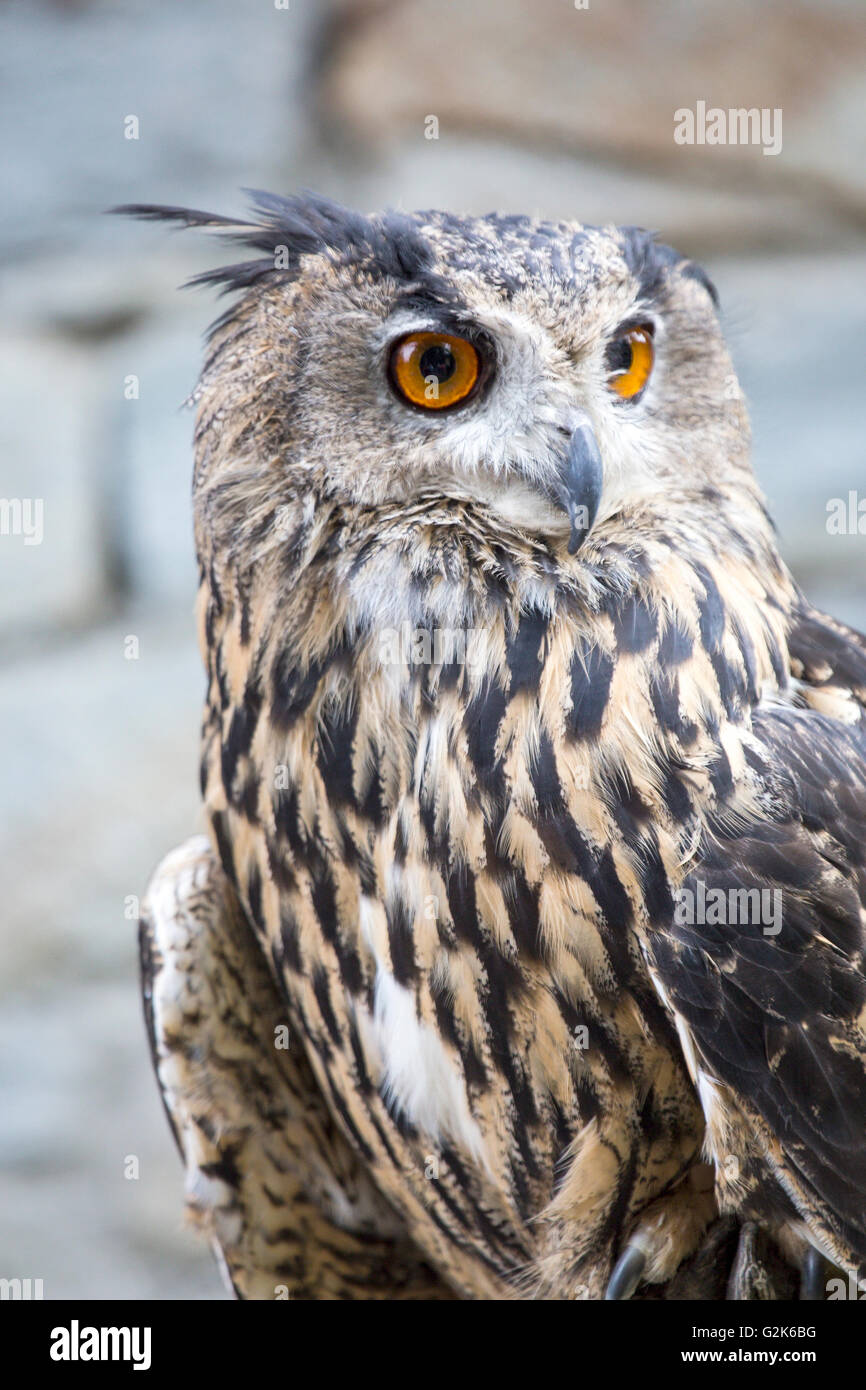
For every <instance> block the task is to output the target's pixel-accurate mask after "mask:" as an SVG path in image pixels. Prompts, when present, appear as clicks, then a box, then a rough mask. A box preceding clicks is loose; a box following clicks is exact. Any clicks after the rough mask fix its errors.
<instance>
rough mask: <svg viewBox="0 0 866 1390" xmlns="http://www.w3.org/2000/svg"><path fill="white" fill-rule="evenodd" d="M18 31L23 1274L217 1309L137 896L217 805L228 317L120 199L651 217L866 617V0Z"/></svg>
mask: <svg viewBox="0 0 866 1390" xmlns="http://www.w3.org/2000/svg"><path fill="white" fill-rule="evenodd" d="M0 54H2V58H0V129H2V135H3V148H4V159H3V181H4V186H3V194H2V198H0V258H2V281H0V396H2V408H0V497H2V498H6V499H15V498H18V499H25V498H30V499H36V498H39V499H42V501H43V507H44V512H43V517H44V520H43V529H44V536H43V539H42V543H41V544H40V545H26V544H25V543H24V537H23V536H21V535H5V534H3V535H0V638H2V640H0V717H2V723H0V727H2V730H3V741H2V778H0V817H2V821H0V862H2V864H3V870H4V872H3V880H4V895H3V896H4V904H3V920H2V952H0V995H2V1002H0V1165H2V1169H3V1175H2V1178H0V1276H2V1277H6V1278H12V1277H19V1278H27V1277H30V1278H42V1279H43V1280H44V1291H45V1297H46V1298H57V1297H64V1296H73V1297H85V1298H101V1297H122V1298H145V1299H148V1298H172V1297H192V1298H194V1297H202V1298H219V1297H224V1296H225V1295H224V1293H223V1290H222V1288H221V1284H220V1281H219V1278H218V1276H217V1273H216V1270H215V1268H214V1266H213V1265H212V1262H211V1260H210V1256H209V1254H208V1252H207V1251H206V1250H203V1249H202V1248H201V1247H200V1245H199V1244H198V1242H197V1241H196V1240H195V1239H194V1238H193V1237H192V1236H191V1235H190V1234H189V1233H187V1232H186V1231H185V1230H184V1227H183V1223H182V1218H181V1173H180V1168H179V1164H178V1162H177V1159H176V1156H175V1153H174V1150H173V1146H172V1143H171V1140H170V1137H169V1134H168V1130H167V1126H166V1123H165V1119H164V1116H163V1114H162V1111H161V1108H160V1104H159V1101H158V1098H157V1093H156V1089H155V1086H154V1083H153V1080H152V1077H151V1074H150V1063H149V1058H148V1054H147V1048H146V1044H145V1038H144V1032H143V1027H142V1024H141V1021H140V1008H139V1002H138V994H137V980H136V954H135V922H134V920H130V918H129V916H128V915H126V914H128V913H129V912H130V911H133V912H134V905H133V906H132V907H130V904H129V903H128V901H127V899H128V898H129V897H130V895H138V894H140V893H141V891H142V889H143V886H144V884H145V882H146V879H147V875H148V873H149V871H150V869H151V868H152V866H153V864H154V863H155V861H156V860H157V859H158V858H159V857H160V855H161V854H162V853H163V852H165V851H166V850H167V849H169V848H170V847H171V846H172V845H173V844H175V843H176V842H177V841H178V840H179V839H180V838H181V837H182V836H185V835H186V834H188V833H189V832H190V831H191V830H193V829H195V828H197V824H198V822H197V787H196V762H197V734H198V711H199V703H200V700H201V696H202V688H203V686H202V677H201V673H200V669H199V661H198V655H197V652H196V647H195V635H194V628H193V621H192V605H193V598H194V586H195V576H194V566H193V560H192V548H191V540H190V518H189V501H188V493H189V475H190V449H189V443H190V432H191V417H190V416H189V414H188V413H187V412H185V411H184V410H183V409H182V408H181V406H182V402H183V401H184V399H185V397H186V395H187V393H188V391H189V390H190V389H191V387H192V386H193V384H194V382H195V378H196V371H197V362H198V357H199V349H200V337H201V333H202V331H203V329H204V327H205V326H206V324H207V322H208V321H209V319H210V318H212V317H213V316H214V314H215V306H214V303H213V302H212V300H211V298H210V297H209V296H208V295H207V294H206V293H202V292H201V291H199V292H194V293H185V294H178V293H177V292H176V287H177V286H178V285H179V284H180V282H181V281H182V280H184V279H185V278H186V277H187V276H188V275H190V274H193V273H195V272H196V271H197V270H200V269H202V268H204V267H205V266H207V265H210V264H214V263H215V262H216V260H218V259H219V253H218V249H217V248H215V247H214V246H213V245H212V244H210V245H209V244H208V243H207V241H206V239H204V238H200V237H199V238H196V237H194V236H189V235H184V234H178V233H170V232H167V231H164V230H162V229H159V228H154V227H148V226H142V225H138V224H133V223H129V222H125V221H121V220H118V219H114V218H107V217H104V216H103V209H105V208H107V207H109V206H111V205H113V204H115V203H120V202H125V201H148V200H153V201H158V202H167V203H172V202H177V203H186V204H189V205H192V206H202V207H209V208H213V209H214V210H217V211H223V212H225V211H229V212H231V211H241V210H242V209H243V195H242V193H241V192H240V189H241V188H243V187H265V188H270V189H273V190H276V191H283V192H284V191H290V190H296V189H298V188H302V187H314V188H316V189H318V190H321V191H324V192H326V193H329V194H331V195H332V196H335V197H337V198H339V199H342V200H344V201H347V202H350V203H354V204H357V205H358V206H360V207H361V208H363V209H373V208H376V207H378V206H381V205H384V204H389V205H393V206H404V207H412V206H428V207H429V206H435V205H444V206H448V207H451V208H454V209H462V210H465V211H475V212H485V211H489V210H491V209H493V208H498V209H501V210H503V211H527V212H539V213H543V214H545V215H549V216H559V217H576V218H579V219H582V220H584V221H589V222H606V221H619V222H632V223H639V224H642V225H644V226H652V227H654V228H657V229H658V230H659V231H660V232H661V233H662V235H663V237H664V239H665V240H667V241H670V242H673V243H674V244H675V245H676V246H677V247H678V248H679V249H681V250H682V251H684V252H686V253H688V254H691V255H694V256H697V257H699V258H701V259H702V260H703V261H704V263H705V264H706V265H707V266H708V268H709V270H710V272H711V274H712V276H713V278H714V279H715V281H716V283H717V284H718V287H719V289H720V292H721V297H722V305H723V310H724V316H725V321H726V325H727V331H728V334H729V336H730V338H731V341H732V344H733V348H734V353H735V359H736V362H737V365H738V368H739V371H740V374H741V379H742V382H743V385H744V387H745V389H746V392H747V394H748V396H749V399H750V401H751V405H752V412H753V421H754V428H755V457H756V467H757V470H758V473H759V475H760V477H761V479H762V481H763V484H764V487H765V489H766V491H767V493H768V495H769V498H770V501H771V505H772V508H773V511H774V513H775V515H776V518H777V520H778V522H779V526H780V531H781V536H782V543H783V547H784V550H785V553H786V555H787V557H788V559H789V560H790V562H791V564H792V566H793V568H794V570H795V572H796V573H797V574H798V576H799V577H800V578H801V580H802V582H803V583H804V585H805V587H806V588H807V590H808V591H809V592H810V593H811V595H812V596H813V597H814V598H815V599H817V600H818V601H819V602H821V603H823V604H824V605H825V606H828V607H830V608H831V609H832V610H833V611H834V612H836V613H837V614H838V615H839V616H841V617H844V618H846V619H847V620H848V621H850V622H852V623H854V624H855V625H858V626H860V627H866V583H864V573H866V570H864V559H866V537H864V536H856V535H850V536H830V535H828V533H827V529H826V524H825V522H826V509H827V502H828V500H829V499H831V498H833V497H837V496H843V497H844V496H847V494H848V492H849V491H850V490H851V489H859V494H860V496H864V495H866V476H864V473H866V470H864V463H863V455H864V450H863V437H864V427H863V420H862V409H863V385H862V378H863V362H864V361H866V274H864V271H866V246H864V237H863V233H864V227H866V121H864V115H866V64H864V57H866V15H864V10H863V6H862V0H823V3H822V4H821V5H820V6H817V5H815V4H813V3H811V0H809V3H806V2H805V0H765V3H764V4H762V5H761V6H755V5H754V4H752V3H750V0H707V3H698V2H697V0H589V5H588V7H587V8H580V7H579V6H578V5H576V4H574V3H572V0H523V2H522V3H520V2H519V0H437V3H435V4H430V3H427V0H402V2H401V0H351V3H343V4H337V3H327V2H324V3H315V4H314V3H313V0H289V4H288V5H287V6H286V7H285V8H283V7H281V0H277V3H276V4H275V3H274V2H273V0H185V3H184V4H183V5H176V4H174V5H173V4H171V3H169V0H149V3H148V4H147V5H146V6H141V5H136V4H133V3H131V0H119V3H109V0H104V2H103V3H97V2H94V0H68V3H55V4H49V3H45V0H31V3H27V4H24V3H10V2H9V0H6V3H0ZM698 100H704V101H705V102H706V103H707V105H708V106H721V107H723V108H725V109H727V108H729V107H750V106H757V107H761V108H763V107H768V108H776V107H780V108H781V109H782V112H783V148H782V152H781V153H780V154H779V155H778V156H776V157H768V156H765V155H763V154H762V152H761V149H760V148H756V147H709V146H704V147H687V146H680V145H677V144H676V143H675V142H674V140H673V129H674V115H673V113H674V111H675V110H677V109H678V108H682V107H689V108H694V106H695V103H696V102H697V101H698ZM130 116H135V117H137V120H138V136H139V138H138V139H136V140H131V139H127V138H125V133H124V132H125V123H126V128H128V121H127V118H128V117H130ZM430 116H435V117H436V118H437V120H438V123H439V131H438V139H436V140H430V139H427V138H425V121H426V118H428V117H430ZM426 128H427V129H428V130H429V129H430V126H429V122H428V124H427V127H426ZM130 376H135V377H137V378H138V383H139V394H138V398H137V399H127V398H126V395H125V385H126V383H127V379H128V378H129V377H130ZM129 636H135V637H137V638H138V648H139V655H138V659H136V660H128V659H126V657H125V651H126V650H127V644H126V640H125V639H126V638H128V637H129ZM129 1156H135V1157H136V1158H137V1159H138V1164H139V1177H138V1179H137V1180H128V1179H127V1178H125V1177H124V1168H125V1163H126V1160H127V1159H128V1157H129Z"/></svg>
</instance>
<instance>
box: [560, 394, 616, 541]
mask: <svg viewBox="0 0 866 1390" xmlns="http://www.w3.org/2000/svg"><path fill="white" fill-rule="evenodd" d="M603 481H604V467H603V465H602V461H601V454H600V452H599V448H598V443H597V441H596V438H595V434H594V433H593V428H592V425H591V424H590V423H589V421H588V420H586V419H584V420H581V422H580V424H579V425H577V427H576V428H575V429H574V430H573V431H572V434H571V438H570V439H569V441H568V448H567V449H566V451H565V455H564V457H563V459H562V462H561V464H560V467H559V470H558V475H557V478H556V481H555V483H554V485H553V488H552V494H553V497H554V499H555V500H556V502H557V503H558V505H559V506H560V507H562V508H563V509H564V510H565V511H566V512H567V513H568V519H569V521H570V522H571V535H570V536H569V539H568V553H569V555H574V554H576V553H577V551H578V549H579V548H580V545H581V543H582V542H583V540H584V538H585V537H586V534H587V532H588V531H589V529H590V527H591V526H592V523H593V522H594V521H595V517H596V513H597V512H598V504H599V502H600V500H601V488H602V483H603Z"/></svg>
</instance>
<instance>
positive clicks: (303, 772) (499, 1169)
mask: <svg viewBox="0 0 866 1390" xmlns="http://www.w3.org/2000/svg"><path fill="white" fill-rule="evenodd" d="M131 210H132V211H135V212H137V213H138V214H140V215H144V216H152V217H166V218H169V219H174V220H176V221H180V222H182V223H184V224H186V225H190V226H205V227H213V228H215V229H217V230H222V231H224V232H225V233H227V234H228V235H229V236H232V237H235V238H238V239H240V240H242V241H244V242H246V243H247V244H249V245H251V246H252V247H254V248H255V249H256V250H257V251H258V252H259V253H260V258H257V259H252V260H249V261H247V262H245V263H244V264H242V265H240V266H231V267H228V268H222V269H219V270H217V271H214V272H208V273H207V274H206V275H205V276H204V277H201V278H203V279H204V280H206V281H216V282H222V283H223V284H224V286H225V288H227V289H228V290H231V291H237V292H238V293H239V298H238V299H237V300H236V302H235V303H234V304H233V307H232V308H231V309H230V310H229V311H228V312H227V313H226V314H225V315H224V316H223V317H222V318H221V319H220V320H219V322H218V323H217V324H216V326H215V328H214V330H213V332H212V335H211V340H210V348H209V352H208V356H207V361H206V363H205V367H204V371H203V374H202V378H201V381H200V384H199V386H198V388H197V390H196V392H195V396H194V399H195V402H196V404H197V409H198V415H197V427H196V466H195V482H194V505H195V532H196V545H197V551H198V558H199V563H200V569H201V589H200V598H199V617H200V632H201V646H202V652H203V655H204V659H205V662H206V666H207V672H208V693H207V701H206V706H205V717H204V725H203V754H202V791H203V796H204V804H205V810H206V814H207V820H208V825H209V830H210V844H211V845H212V849H211V848H209V847H208V845H207V844H205V843H204V842H201V841H193V842H191V843H190V845H189V846H185V847H184V848H183V849H182V850H180V851H176V852H175V854H174V855H173V856H169V858H168V860H166V861H165V862H164V864H163V865H162V866H161V867H160V869H159V870H158V871H157V874H156V876H155V878H154V881H153V883H152V885H151V889H150V893H149V897H148V902H147V905H146V909H145V913H144V920H143V924H142V940H143V959H144V975H145V992H146V996H147V999H148V1001H149V1003H148V1013H149V1020H150V1032H151V1037H152V1041H153V1045H154V1050H155V1057H156V1062H157V1070H158V1075H159V1080H160V1084H161V1087H162V1090H163V1094H164V1096H165V1098H166V1104H167V1106H168V1109H169V1113H170V1116H171V1119H172V1123H173V1126H174V1129H175V1132H176V1134H177V1137H178V1141H179V1144H180V1147H181V1150H182V1153H183V1156H184V1161H185V1164H186V1169H187V1176H188V1184H189V1190H190V1202H191V1205H192V1206H193V1209H194V1210H195V1211H196V1213H197V1214H198V1215H199V1217H200V1219H201V1220H202V1222H203V1224H204V1226H205V1228H206V1229H207V1230H208V1231H209V1233H210V1234H211V1236H212V1238H213V1239H214V1240H215V1242H216V1244H217V1246H218V1247H219V1248H220V1249H221V1250H222V1252H223V1258H224V1260H225V1263H226V1265H227V1267H228V1270H229V1273H230V1275H231V1278H232V1281H233V1283H234V1285H235V1287H236V1289H237V1290H238V1292H239V1293H240V1294H242V1295H246V1296H251V1297H274V1296H281V1295H279V1294H275V1292H274V1290H275V1289H276V1288H277V1287H281V1288H285V1289H286V1290H287V1292H288V1293H289V1294H290V1295H294V1296H305V1297H374V1296H391V1297H433V1296H436V1297H447V1296H449V1295H450V1296H453V1295H457V1296H460V1297H466V1298H507V1297H533V1296H535V1297H549V1298H566V1299H568V1298H580V1297H586V1298H601V1297H604V1296H605V1292H606V1290H607V1292H608V1296H627V1295H628V1294H629V1293H631V1292H632V1291H636V1292H637V1293H638V1296H643V1297H658V1296H663V1297H701V1298H722V1297H725V1296H726V1294H727V1296H729V1297H788V1296H790V1295H791V1293H792V1291H796V1288H797V1282H798V1278H799V1275H798V1268H799V1267H801V1266H804V1267H805V1268H806V1269H807V1271H808V1270H810V1269H811V1270H812V1272H813V1273H812V1275H811V1282H812V1284H814V1283H815V1282H816V1276H815V1274H814V1271H815V1269H816V1268H818V1271H819V1274H820V1258H822V1257H826V1258H828V1259H830V1260H832V1261H833V1262H835V1263H837V1264H839V1265H841V1266H842V1267H844V1268H845V1269H847V1270H849V1271H857V1272H862V1271H863V1270H864V1267H866V1218H864V1209H866V1202H864V1197H866V1134H864V1126H866V1075H864V1062H866V1034H864V1028H866V1012H864V1006H866V982H864V974H863V962H862V953H863V941H864V906H866V847H864V838H863V826H864V819H866V731H864V720H866V714H864V706H866V644H864V640H863V639H862V638H861V637H859V636H858V635H857V634H855V633H853V632H851V631H849V630H848V629H846V628H845V627H843V626H842V625H841V624H839V623H836V622H834V621H832V620H831V619H829V618H826V617H824V616H823V615H821V614H818V613H816V612H815V611H814V610H813V609H812V608H811V607H810V606H809V604H808V603H807V602H806V601H805V599H804V598H803V597H802V595H801V594H800V592H799V590H798V589H797V587H796V585H795V583H794V582H793V580H792V579H791V577H790V575H789V573H788V571H787V570H786V568H785V566H784V564H783V562H782V560H781V558H780V556H779V553H778V551H777V547H776V542H775V537H774V533H773V530H772V526H771V524H770V522H769V520H768V517H767V514H766V510H765V507H764V503H763V500H762V497H761V494H760V491H759V489H758V486H757V484H756V482H755V479H754V477H753V474H752V471H751V466H750V461H749V433H748V424H747V418H746V413H745V410H744V407H743V405H742V402H741V400H740V397H739V393H738V391H737V389H736V378H735V376H734V374H733V368H732V366H731V362H730V359H729V356H728V353H727V350H726V347H725V344H724V341H723V337H722V334H721V331H720V328H719V323H718V317H717V307H716V296H715V291H714V289H713V287H712V285H711V284H710V282H709V281H708V279H707V277H706V276H705V275H704V273H703V272H702V271H701V270H700V269H699V268H698V267H696V266H695V265H694V264H693V263H692V262H690V261H687V260H683V259H682V258H680V257H678V256H676V255H675V253H673V252H672V251H670V250H669V249H668V248H666V247H663V246H660V245H658V244H657V243H656V242H655V241H654V239H653V238H652V236H650V235H649V234H647V233H645V232H643V231H640V230H638V229H634V228H613V227H611V228H602V229H598V228H590V227H582V226H580V225H578V224H567V223H547V222H541V221H533V220H531V219H529V218H522V217H497V216H491V217H486V218H477V219H472V218H466V219H462V218H456V217H452V216H450V215H447V214H443V213H417V214H411V215H410V214H395V213H392V214H387V215H384V216H382V217H374V218H365V217H361V216H359V215H357V214H354V213H349V212H347V211H345V210H344V209H341V208H338V207H336V206H335V205H333V204H330V203H328V202H326V201H324V200H321V199H318V198H314V197H308V198H298V199H286V200H284V199H280V198H274V197H271V196H269V195H257V212H258V220H257V221H256V222H255V223H249V224H246V223H243V224H241V223H237V222H231V221H229V220H226V219H221V218H217V217H212V216H210V215H208V214H204V213H196V212H189V211H185V210H182V209H165V208H136V209H131ZM413 354H414V355H413ZM407 364H408V365H407ZM412 372H415V377H414V378H412V379H411V380H410V378H411V374H412ZM461 383H462V384H461ZM466 383H469V384H468V385H466ZM464 385H465V389H464ZM449 393H450V394H449ZM717 889H721V890H722V895H723V896H724V897H725V901H734V900H736V901H737V902H741V903H743V904H753V903H767V902H772V903H773V904H778V905H779V916H778V920H776V919H775V918H774V920H773V923H772V924H768V922H767V920H766V918H765V917H763V916H760V915H756V913H754V912H751V911H741V912H740V914H739V915H735V919H734V920H732V917H731V914H730V913H727V914H726V919H725V920H724V921H717V920H716V916H714V915H713V913H711V912H707V913H703V914H702V913H697V914H693V915H692V918H689V917H688V914H686V916H685V918H684V915H683V913H682V911H681V910H680V909H681V906H682V903H683V902H684V901H686V899H688V897H689V894H691V898H692V900H696V899H698V898H701V895H703V898H706V897H707V896H708V895H712V894H713V892H714V890H717ZM755 890H759V891H758V892H757V893H756V892H755ZM761 892H763V893H764V895H765V896H764V897H763V898H762V897H761ZM776 894H777V895H778V896H774V895H776ZM732 895H733V896H732ZM749 895H751V896H749ZM282 1024H287V1025H288V1029H289V1037H290V1040H291V1045H290V1047H289V1048H288V1050H280V1049H279V1048H276V1047H275V1046H274V1042H273V1038H274V1035H275V1030H277V1029H278V1028H279V1027H280V1026H281V1025H282ZM810 1251H817V1252H818V1257H817V1259H818V1261H819V1263H818V1265H817V1266H816V1257H815V1256H813V1255H810V1253H809V1252H810ZM817 1282H820V1278H818V1280H817Z"/></svg>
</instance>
